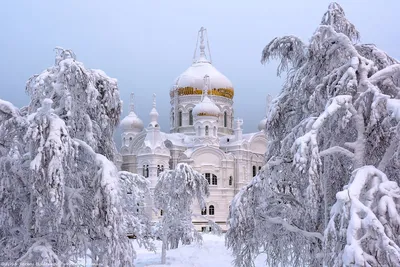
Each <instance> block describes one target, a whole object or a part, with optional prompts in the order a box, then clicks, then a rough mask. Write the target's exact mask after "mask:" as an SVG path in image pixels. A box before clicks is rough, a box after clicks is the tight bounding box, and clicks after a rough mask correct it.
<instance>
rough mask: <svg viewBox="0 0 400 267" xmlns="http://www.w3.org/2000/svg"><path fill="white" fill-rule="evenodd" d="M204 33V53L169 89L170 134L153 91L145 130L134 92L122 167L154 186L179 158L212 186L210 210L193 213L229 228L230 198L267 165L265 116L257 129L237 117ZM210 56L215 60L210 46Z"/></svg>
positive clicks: (200, 222) (202, 224)
mask: <svg viewBox="0 0 400 267" xmlns="http://www.w3.org/2000/svg"><path fill="white" fill-rule="evenodd" d="M206 33H207V32H206V30H205V29H204V28H201V29H200V31H199V35H198V37H200V45H199V46H198V44H196V50H197V47H199V48H200V49H199V50H200V53H199V55H198V56H197V58H196V51H195V58H194V60H193V64H192V65H191V66H190V67H189V68H188V69H187V70H186V71H184V72H183V73H182V74H181V75H179V76H178V78H177V79H176V80H175V82H174V84H173V86H172V88H171V90H170V103H171V110H170V129H169V133H166V132H162V131H161V129H160V125H159V123H158V115H159V114H158V112H157V109H156V99H155V95H153V108H152V110H151V111H150V122H149V123H148V124H147V127H146V128H145V127H144V125H143V121H142V120H141V119H140V118H139V117H138V116H137V115H136V114H135V112H134V105H133V95H132V96H131V103H130V113H129V115H128V116H126V117H125V118H124V119H123V120H122V121H121V128H122V131H123V133H122V147H121V151H120V152H121V155H122V165H121V169H122V170H124V171H129V172H132V173H138V174H142V175H143V176H145V177H148V179H149V180H150V183H151V187H152V188H154V186H155V185H156V183H157V179H158V175H159V174H160V172H162V171H164V170H168V169H173V168H175V166H176V165H177V164H178V163H181V162H184V163H187V164H189V165H190V166H192V167H193V169H195V170H197V171H199V172H201V173H203V174H204V176H205V178H206V179H207V180H208V182H209V184H210V197H209V198H208V199H207V208H206V210H203V211H200V207H199V206H194V207H193V213H194V214H202V215H204V216H205V217H208V218H209V219H212V220H213V221H215V222H216V223H218V224H219V225H220V226H221V227H222V229H223V230H226V228H227V225H226V220H227V217H228V213H229V205H230V202H231V200H232V198H233V197H234V195H235V194H236V193H237V192H238V191H239V190H240V189H241V188H242V187H243V186H244V185H246V184H247V183H248V182H249V181H250V179H251V178H252V177H253V176H255V175H256V173H257V172H258V171H259V170H260V169H261V166H262V165H263V161H264V153H265V152H266V146H267V140H266V137H265V134H264V128H265V123H266V119H265V118H264V119H263V120H262V121H260V123H259V125H258V130H259V131H258V132H254V133H243V131H242V124H243V120H241V119H234V108H233V96H234V89H233V85H232V83H231V81H230V80H229V79H228V78H227V77H225V76H224V75H223V74H222V73H220V72H219V71H218V70H217V69H216V68H215V67H214V66H213V65H212V64H211V60H210V59H208V58H207V56H206V53H205V48H206V45H205V37H206ZM198 39H199V38H198ZM207 46H208V38H207ZM208 55H209V58H211V57H210V50H209V49H208ZM196 205H197V204H196ZM159 216H161V212H160V214H159V215H158V217H159ZM153 219H157V216H153ZM193 223H194V224H195V225H196V228H197V229H198V230H203V231H204V230H205V229H206V227H207V221H206V220H204V219H202V218H201V217H198V218H196V217H195V218H194V219H193Z"/></svg>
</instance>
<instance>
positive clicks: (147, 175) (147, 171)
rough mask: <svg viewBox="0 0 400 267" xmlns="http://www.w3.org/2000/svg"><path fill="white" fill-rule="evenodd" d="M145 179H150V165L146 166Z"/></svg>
mask: <svg viewBox="0 0 400 267" xmlns="http://www.w3.org/2000/svg"><path fill="white" fill-rule="evenodd" d="M145 174H146V175H145V177H149V176H150V173H149V165H146V172H145Z"/></svg>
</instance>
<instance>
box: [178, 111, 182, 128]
mask: <svg viewBox="0 0 400 267" xmlns="http://www.w3.org/2000/svg"><path fill="white" fill-rule="evenodd" d="M178 126H179V127H180V126H182V111H181V110H180V111H179V112H178Z"/></svg>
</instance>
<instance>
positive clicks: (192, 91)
mask: <svg viewBox="0 0 400 267" xmlns="http://www.w3.org/2000/svg"><path fill="white" fill-rule="evenodd" d="M176 90H177V91H178V95H201V94H203V90H200V89H197V88H193V87H190V86H187V87H181V88H178V89H176ZM207 93H208V94H209V95H216V96H223V97H226V98H230V99H232V98H233V96H234V94H235V91H234V90H233V88H218V89H216V88H213V89H212V90H208V92H207ZM170 96H171V97H173V96H174V91H171V92H170Z"/></svg>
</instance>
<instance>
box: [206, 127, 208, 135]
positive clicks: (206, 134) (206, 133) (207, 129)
mask: <svg viewBox="0 0 400 267" xmlns="http://www.w3.org/2000/svg"><path fill="white" fill-rule="evenodd" d="M206 136H208V125H207V126H206Z"/></svg>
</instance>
